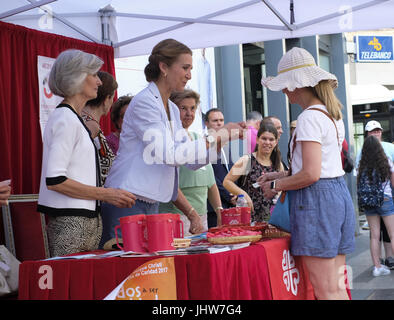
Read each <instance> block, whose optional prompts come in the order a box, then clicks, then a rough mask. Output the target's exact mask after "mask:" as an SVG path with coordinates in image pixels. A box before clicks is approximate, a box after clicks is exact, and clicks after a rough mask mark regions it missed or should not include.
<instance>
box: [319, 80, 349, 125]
mask: <svg viewBox="0 0 394 320" xmlns="http://www.w3.org/2000/svg"><path fill="white" fill-rule="evenodd" d="M313 91H314V93H315V95H316V96H317V97H318V98H319V99H320V100H321V102H323V104H324V105H325V106H326V108H327V111H328V113H329V114H330V115H331V116H332V117H333V118H334V119H335V120H340V119H342V111H341V109H342V107H343V106H342V103H341V102H340V101H339V99H338V98H337V96H336V95H335V93H334V89H333V87H332V85H331V83H330V81H329V80H322V81H320V82H319V83H318V84H317V85H316V86H314V87H313Z"/></svg>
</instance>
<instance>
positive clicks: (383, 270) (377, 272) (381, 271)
mask: <svg viewBox="0 0 394 320" xmlns="http://www.w3.org/2000/svg"><path fill="white" fill-rule="evenodd" d="M389 274H390V269H389V268H387V267H386V266H385V265H381V266H380V268H376V267H373V270H372V275H373V276H374V277H380V276H387V275H389Z"/></svg>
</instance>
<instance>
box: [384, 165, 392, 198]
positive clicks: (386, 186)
mask: <svg viewBox="0 0 394 320" xmlns="http://www.w3.org/2000/svg"><path fill="white" fill-rule="evenodd" d="M387 160H388V161H389V165H390V171H391V173H393V172H394V165H393V162H392V161H391V160H390V159H387ZM383 188H384V189H383V193H384V194H385V195H386V196H389V197H391V195H392V192H391V184H390V180H387V181H385V182H383Z"/></svg>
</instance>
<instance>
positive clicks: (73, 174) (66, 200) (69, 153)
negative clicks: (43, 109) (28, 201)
mask: <svg viewBox="0 0 394 320" xmlns="http://www.w3.org/2000/svg"><path fill="white" fill-rule="evenodd" d="M98 168H99V163H98V159H97V151H96V147H95V146H94V142H93V140H92V138H91V137H90V132H89V130H88V129H87V128H86V126H85V125H84V123H83V120H82V118H80V117H79V116H78V115H77V113H76V112H75V111H74V110H73V109H72V108H71V107H70V106H69V105H67V104H61V105H59V106H58V107H57V108H56V109H55V110H54V111H53V112H52V113H51V115H50V117H49V119H48V122H47V124H46V126H45V131H44V136H43V157H42V169H41V181H40V194H39V197H38V206H37V211H39V212H42V213H46V214H49V215H71V216H86V217H95V216H97V215H98V213H99V205H98V203H97V202H96V200H84V199H76V198H71V197H69V196H67V195H65V194H62V193H60V192H56V191H52V190H49V189H48V187H47V185H55V184H59V183H62V182H63V181H65V180H66V179H68V178H70V179H73V180H76V181H78V182H80V183H83V184H86V185H90V186H94V187H96V186H97V185H98V183H99V180H98V179H99V178H98V177H99V174H100V171H99V170H98Z"/></svg>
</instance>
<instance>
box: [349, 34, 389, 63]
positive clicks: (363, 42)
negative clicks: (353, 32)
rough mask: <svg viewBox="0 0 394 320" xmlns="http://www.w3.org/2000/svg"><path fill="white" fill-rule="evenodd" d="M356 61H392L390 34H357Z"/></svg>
mask: <svg viewBox="0 0 394 320" xmlns="http://www.w3.org/2000/svg"><path fill="white" fill-rule="evenodd" d="M356 41H357V61H358V62H391V61H393V37H392V36H357V38H356Z"/></svg>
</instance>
